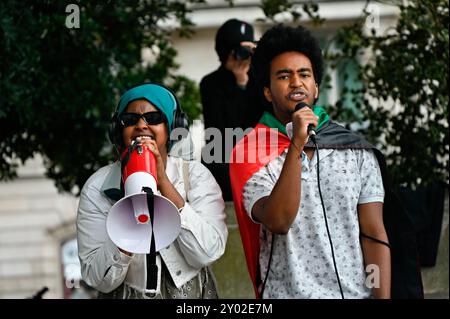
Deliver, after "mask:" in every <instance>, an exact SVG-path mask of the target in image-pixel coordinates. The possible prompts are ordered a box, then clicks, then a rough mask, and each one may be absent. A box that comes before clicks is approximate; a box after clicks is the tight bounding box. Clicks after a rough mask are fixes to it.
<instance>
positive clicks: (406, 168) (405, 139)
mask: <svg viewBox="0 0 450 319" xmlns="http://www.w3.org/2000/svg"><path fill="white" fill-rule="evenodd" d="M262 3H263V9H264V12H265V13H266V15H267V16H268V17H269V18H271V19H272V20H276V19H275V18H274V17H276V15H277V14H279V13H281V12H287V13H290V14H291V16H292V20H293V21H296V20H297V18H298V11H299V8H300V7H301V6H302V7H303V10H304V11H305V12H306V13H308V15H309V17H310V18H311V19H312V21H313V22H316V24H319V25H320V24H322V23H323V22H324V20H323V19H321V18H320V16H319V14H318V8H317V6H315V5H314V4H308V5H306V4H303V5H300V4H295V3H294V2H293V1H290V0H264V1H262ZM380 4H385V5H386V4H387V5H391V6H393V7H396V8H398V10H399V13H400V14H399V17H398V20H397V22H396V24H395V26H394V27H392V28H389V29H388V30H386V31H381V30H378V29H377V26H376V22H377V18H379V17H376V16H374V15H376V14H377V10H369V9H370V8H372V9H376V8H377V6H378V5H380ZM301 22H302V20H301V19H300V23H301ZM448 28H449V3H448V1H446V0H414V1H403V0H402V1H400V0H391V1H370V0H367V1H366V6H365V8H364V10H363V12H362V13H361V16H360V18H358V19H356V20H355V21H354V22H353V23H351V24H350V25H347V26H344V27H342V28H339V29H338V31H337V34H336V36H335V37H333V38H332V40H331V41H330V43H328V45H327V46H326V49H325V50H324V51H325V52H324V53H325V59H326V63H327V65H328V67H329V69H328V71H330V70H331V69H336V70H337V72H338V74H337V75H338V77H340V78H342V79H343V81H345V84H346V85H344V86H343V88H342V89H341V90H340V92H339V93H340V96H339V98H338V101H337V102H336V103H334V104H333V105H327V110H328V112H329V113H331V115H332V117H333V118H334V119H335V120H337V121H340V122H344V123H351V122H353V123H360V124H363V125H361V127H365V128H364V129H361V133H362V134H363V135H365V136H366V137H367V138H368V139H369V140H370V141H371V142H372V143H374V144H375V145H377V146H378V147H379V148H380V149H381V150H382V151H383V152H384V154H385V155H386V159H387V162H388V165H389V169H390V172H391V174H392V181H393V183H394V184H395V185H397V186H408V187H411V188H415V187H417V186H425V185H428V184H430V183H433V182H444V183H446V184H447V185H448V159H449V136H448V120H447V118H448V93H447V90H448V64H449V53H448V52H449V34H448ZM349 71H351V72H349ZM350 73H351V74H353V75H355V74H356V77H355V78H353V79H351V81H350V80H349V74H350ZM323 82H324V83H323V84H322V86H321V89H322V90H326V89H328V88H330V73H329V72H327V74H326V75H325V77H324V81H323ZM349 83H351V85H349ZM367 120H368V121H369V125H368V127H367V125H364V122H367Z"/></svg>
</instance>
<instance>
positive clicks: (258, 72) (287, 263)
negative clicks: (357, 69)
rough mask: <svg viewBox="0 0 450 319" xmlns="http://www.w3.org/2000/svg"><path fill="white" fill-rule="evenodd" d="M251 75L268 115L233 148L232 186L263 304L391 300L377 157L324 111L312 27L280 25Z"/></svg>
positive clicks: (267, 37)
mask: <svg viewBox="0 0 450 319" xmlns="http://www.w3.org/2000/svg"><path fill="white" fill-rule="evenodd" d="M252 68H253V70H254V72H255V78H256V82H257V83H258V84H259V85H260V88H259V92H260V93H261V96H262V97H263V98H264V99H265V100H266V106H269V109H268V111H267V112H265V113H264V115H263V116H262V118H261V120H260V121H259V124H258V125H257V126H256V127H255V129H254V130H253V131H252V132H250V133H249V134H248V135H247V136H246V137H245V138H244V139H242V140H241V141H240V142H239V143H238V144H237V145H236V147H235V148H234V150H233V153H232V157H231V164H230V178H231V184H232V189H233V198H234V202H235V207H236V214H237V217H238V221H239V227H240V232H241V237H242V240H243V243H244V248H245V253H246V258H247V264H248V267H249V271H250V275H251V278H252V280H253V284H254V287H255V292H256V295H257V297H263V298H313V299H319V298H346V299H347V298H390V286H391V261H390V247H389V244H388V238H387V234H386V230H385V227H384V224H383V201H384V196H385V191H384V187H383V179H382V175H381V170H380V166H379V164H378V161H377V157H376V155H375V152H376V150H375V149H374V147H373V146H372V145H370V144H369V143H368V142H366V141H365V140H364V139H363V138H361V137H359V136H357V135H355V134H353V133H351V132H350V131H348V130H346V129H345V128H343V127H341V126H339V125H337V124H335V123H333V122H332V121H331V120H330V118H329V116H328V115H327V114H326V112H325V110H324V109H323V108H321V107H319V106H317V105H315V102H316V101H317V99H318V95H319V87H320V83H321V80H322V75H323V57H322V52H321V49H320V46H319V44H318V41H317V40H316V39H315V38H314V37H313V36H312V35H311V33H310V31H309V30H307V29H306V28H304V27H301V26H298V27H288V26H284V25H278V26H275V27H273V28H271V29H269V30H268V31H267V32H266V33H265V34H264V35H263V37H262V38H261V39H260V41H259V42H258V44H257V48H256V50H255V52H254V55H253V58H252ZM302 106H303V107H302ZM305 106H306V107H305ZM309 127H313V128H314V129H315V132H316V134H317V135H315V138H313V137H310V134H309V131H310V129H309ZM268 136H271V138H270V139H268V138H267V137H268ZM273 137H275V139H273ZM268 140H270V142H269V144H270V145H269V144H267V141H268ZM314 141H315V142H316V143H314ZM262 150H263V151H264V150H266V153H264V152H263V153H264V156H260V154H261V151H262ZM252 152H253V154H258V156H257V157H256V160H253V161H252V160H251V159H252V158H254V157H252V156H250V155H251V153H252ZM239 158H244V159H245V160H244V162H242V161H239V160H236V159H239ZM318 165H319V167H318ZM319 172H320V174H319ZM366 272H367V274H366Z"/></svg>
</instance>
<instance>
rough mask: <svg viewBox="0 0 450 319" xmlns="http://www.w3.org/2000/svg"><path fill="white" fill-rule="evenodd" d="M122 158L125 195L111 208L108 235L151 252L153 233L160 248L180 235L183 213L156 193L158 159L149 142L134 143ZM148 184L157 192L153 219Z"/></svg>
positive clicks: (122, 244)
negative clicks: (147, 190)
mask: <svg viewBox="0 0 450 319" xmlns="http://www.w3.org/2000/svg"><path fill="white" fill-rule="evenodd" d="M121 161H122V167H123V169H122V170H123V171H122V181H123V183H124V188H125V197H124V198H122V199H121V200H119V201H118V202H117V203H115V204H114V205H113V206H112V207H111V209H110V210H109V213H108V217H107V219H106V230H107V232H108V235H109V237H110V238H111V240H112V241H113V242H114V244H116V245H117V247H119V248H121V249H123V250H125V251H128V252H131V253H136V254H148V253H149V252H150V243H151V238H152V235H153V236H154V240H155V250H156V251H159V250H161V249H162V248H164V247H167V246H169V245H170V244H171V243H172V242H173V241H174V240H175V239H176V238H177V237H178V234H179V233H180V230H181V219H180V213H179V212H178V209H177V207H176V206H175V205H174V204H173V203H172V202H171V201H170V200H169V199H167V198H166V197H164V196H161V195H157V194H156V190H157V179H156V159H155V156H154V155H153V153H152V152H151V151H150V149H149V148H148V147H147V146H145V145H141V144H137V143H135V144H133V146H132V147H131V148H129V149H127V150H125V152H124V153H123V154H122V157H121ZM124 164H125V165H124ZM144 188H150V189H151V190H152V193H153V199H152V200H153V215H154V216H153V221H151V220H150V216H151V215H152V212H150V211H149V207H148V194H147V193H146V192H145V191H144ZM150 208H151V207H150ZM152 224H153V227H152ZM152 232H154V233H153V234H152Z"/></svg>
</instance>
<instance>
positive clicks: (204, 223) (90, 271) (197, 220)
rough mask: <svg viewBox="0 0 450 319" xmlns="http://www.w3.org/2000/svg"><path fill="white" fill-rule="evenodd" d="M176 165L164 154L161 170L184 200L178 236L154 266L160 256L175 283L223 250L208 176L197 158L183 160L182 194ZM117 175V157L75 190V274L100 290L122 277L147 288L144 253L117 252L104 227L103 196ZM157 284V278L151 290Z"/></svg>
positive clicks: (223, 233)
mask: <svg viewBox="0 0 450 319" xmlns="http://www.w3.org/2000/svg"><path fill="white" fill-rule="evenodd" d="M182 166H183V160H182V159H181V158H177V157H174V156H169V157H168V160H167V167H166V173H167V176H168V177H169V179H170V181H171V182H172V184H173V185H174V186H175V188H176V189H177V191H178V192H179V193H180V194H181V195H182V196H183V198H185V200H186V199H187V201H186V204H185V206H184V208H183V209H182V211H181V232H180V234H179V236H178V238H177V239H176V240H175V241H174V242H173V243H172V244H171V245H170V246H168V247H167V248H163V249H162V250H160V251H159V255H158V260H157V264H158V265H159V267H158V268H159V270H160V269H161V266H160V264H161V259H160V258H162V259H163V260H164V263H165V265H166V266H167V268H168V270H169V272H170V275H171V277H172V279H173V281H174V283H175V285H176V286H177V288H179V287H181V286H182V285H183V284H184V283H186V282H187V281H188V280H190V279H192V278H193V277H195V276H196V275H197V274H198V273H199V271H200V270H201V268H202V267H204V266H207V265H210V264H212V263H213V262H214V261H216V260H218V259H219V258H220V257H221V256H222V255H223V253H224V251H225V245H226V241H227V237H228V230H227V227H226V224H225V213H224V208H225V205H224V202H223V199H222V193H221V190H220V187H219V186H218V184H217V182H216V181H215V179H214V177H213V176H212V174H211V173H210V172H209V171H208V169H206V168H205V167H204V166H203V165H202V164H201V163H199V162H197V161H189V183H190V185H189V191H188V194H187V197H186V194H185V187H184V182H183V171H182V169H183V168H182ZM120 178H121V175H120V163H119V162H116V163H114V164H111V165H108V166H105V167H103V168H101V169H99V170H98V171H97V172H96V173H94V174H93V175H92V176H91V177H90V178H89V180H88V181H87V182H86V184H85V185H84V187H83V189H82V191H81V197H80V203H79V207H78V216H77V240H78V252H79V258H80V263H81V274H82V277H83V280H84V281H85V282H86V283H87V284H88V285H90V286H91V287H93V288H95V289H97V290H99V291H101V292H104V293H108V292H110V291H112V290H114V289H115V288H117V287H118V286H119V285H120V284H121V283H122V282H124V283H125V284H127V285H129V286H130V287H132V288H134V289H137V290H139V291H142V292H149V291H147V290H146V289H145V283H146V281H147V280H146V279H147V278H146V275H147V273H146V258H145V255H140V254H134V255H133V256H131V257H130V256H127V255H125V254H123V253H122V252H120V251H119V249H118V248H117V246H116V245H115V244H114V243H113V242H112V241H111V239H110V238H109V236H108V234H107V231H106V218H107V216H108V211H109V209H110V208H111V206H112V205H113V204H114V203H115V200H113V199H111V198H110V197H109V196H111V194H112V193H113V192H111V191H114V190H116V191H117V190H118V188H119V185H120ZM106 194H109V196H107V195H106ZM111 197H114V196H111ZM158 277H159V278H160V271H159V274H158ZM158 281H160V280H158ZM159 287H160V282H158V288H157V290H159Z"/></svg>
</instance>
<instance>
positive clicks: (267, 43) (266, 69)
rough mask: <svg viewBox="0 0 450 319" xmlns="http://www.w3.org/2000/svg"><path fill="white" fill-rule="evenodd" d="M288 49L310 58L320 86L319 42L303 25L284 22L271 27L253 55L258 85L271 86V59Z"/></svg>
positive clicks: (253, 67)
mask: <svg viewBox="0 0 450 319" xmlns="http://www.w3.org/2000/svg"><path fill="white" fill-rule="evenodd" d="M288 51H297V52H300V53H303V54H304V55H306V56H307V57H308V58H309V60H310V61H311V64H312V68H313V72H314V78H315V80H316V82H317V84H318V85H319V86H320V83H321V81H322V76H323V55H322V50H321V48H320V46H319V42H318V41H317V39H316V38H314V37H313V36H312V34H311V32H310V31H309V30H308V29H306V28H304V27H303V26H298V27H289V26H284V25H283V24H279V25H276V26H274V27H272V28H271V29H269V30H268V31H267V32H266V33H264V35H263V36H262V37H261V39H260V40H259V41H258V45H257V47H256V50H255V53H254V55H253V57H252V69H253V72H254V75H255V78H256V81H257V83H258V85H262V86H263V87H269V84H270V63H271V61H272V60H273V58H275V57H276V56H278V55H279V54H282V53H284V52H288Z"/></svg>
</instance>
